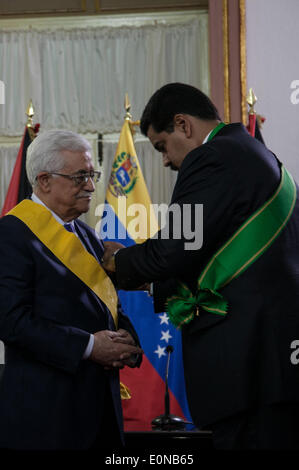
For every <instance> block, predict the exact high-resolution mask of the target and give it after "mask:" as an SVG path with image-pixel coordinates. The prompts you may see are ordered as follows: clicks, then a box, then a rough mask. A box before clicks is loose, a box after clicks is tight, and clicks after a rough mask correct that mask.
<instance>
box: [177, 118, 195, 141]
mask: <svg viewBox="0 0 299 470" xmlns="http://www.w3.org/2000/svg"><path fill="white" fill-rule="evenodd" d="M173 123H174V127H175V128H176V129H177V130H179V131H181V132H183V133H184V134H185V136H186V137H187V138H189V137H191V135H192V123H191V121H190V119H189V117H188V115H187V114H176V115H175V116H174V118H173Z"/></svg>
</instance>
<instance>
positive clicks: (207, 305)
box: [166, 284, 228, 328]
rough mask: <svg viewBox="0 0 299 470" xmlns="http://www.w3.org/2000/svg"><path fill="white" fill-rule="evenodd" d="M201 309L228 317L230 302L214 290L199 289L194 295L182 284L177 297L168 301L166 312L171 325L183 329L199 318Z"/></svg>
mask: <svg viewBox="0 0 299 470" xmlns="http://www.w3.org/2000/svg"><path fill="white" fill-rule="evenodd" d="M199 307H201V308H203V309H204V310H206V311H208V312H211V313H216V314H218V315H226V313H227V308H228V302H227V301H226V300H225V298H224V297H223V296H222V295H221V294H220V293H219V292H217V291H214V290H212V289H199V290H198V291H197V293H196V294H195V295H192V292H191V291H190V289H189V288H188V287H187V286H186V285H185V284H180V285H179V287H178V293H177V295H174V296H172V297H170V298H169V299H167V304H166V311H167V314H168V316H169V319H170V321H171V323H172V324H173V325H174V326H176V327H177V328H181V327H182V326H183V325H186V324H187V323H190V322H191V321H192V320H193V318H194V316H199Z"/></svg>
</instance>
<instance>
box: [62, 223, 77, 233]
mask: <svg viewBox="0 0 299 470" xmlns="http://www.w3.org/2000/svg"><path fill="white" fill-rule="evenodd" d="M63 226H64V228H65V229H66V230H67V231H68V232H71V233H75V230H74V227H73V226H72V224H64V225H63Z"/></svg>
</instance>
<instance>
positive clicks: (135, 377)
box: [120, 356, 185, 431]
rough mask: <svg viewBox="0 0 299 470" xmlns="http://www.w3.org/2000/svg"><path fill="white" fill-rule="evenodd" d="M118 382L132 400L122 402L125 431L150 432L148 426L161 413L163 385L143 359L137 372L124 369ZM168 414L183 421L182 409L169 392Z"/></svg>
mask: <svg viewBox="0 0 299 470" xmlns="http://www.w3.org/2000/svg"><path fill="white" fill-rule="evenodd" d="M120 380H121V382H122V383H123V384H124V385H126V386H127V387H128V388H129V389H130V392H131V395H132V398H131V399H129V400H122V406H123V415H124V428H125V431H151V429H152V427H151V422H152V420H153V419H154V418H156V417H157V416H159V415H162V414H163V413H164V412H165V408H164V396H165V382H164V381H163V380H162V379H161V377H160V375H159V374H158V372H157V371H156V369H155V368H154V367H153V366H152V364H151V362H150V361H149V360H148V359H147V357H146V356H143V360H142V364H141V366H140V368H136V369H130V368H129V367H126V368H125V369H122V370H121V371H120ZM169 398H170V413H171V414H174V415H177V416H181V417H182V418H184V419H185V417H184V414H183V412H182V409H181V407H180V405H179V403H178V401H177V399H176V398H175V396H174V395H173V393H172V392H171V391H170V390H169Z"/></svg>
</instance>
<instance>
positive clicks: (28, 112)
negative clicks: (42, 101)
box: [26, 100, 34, 128]
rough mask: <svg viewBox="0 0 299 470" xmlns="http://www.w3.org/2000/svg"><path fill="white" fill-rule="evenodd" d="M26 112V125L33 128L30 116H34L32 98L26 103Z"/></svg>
mask: <svg viewBox="0 0 299 470" xmlns="http://www.w3.org/2000/svg"><path fill="white" fill-rule="evenodd" d="M26 114H27V116H28V119H27V124H26V126H27V127H30V128H33V119H32V118H33V116H34V107H33V104H32V100H30V102H29V104H28V108H27V111H26Z"/></svg>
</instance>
